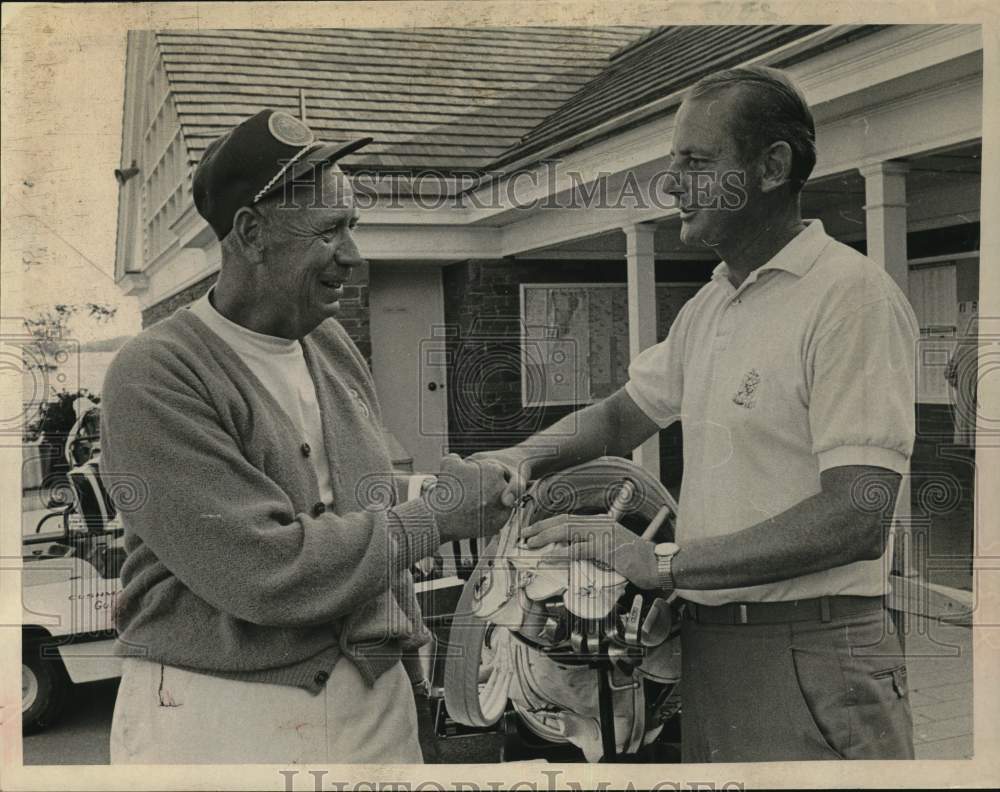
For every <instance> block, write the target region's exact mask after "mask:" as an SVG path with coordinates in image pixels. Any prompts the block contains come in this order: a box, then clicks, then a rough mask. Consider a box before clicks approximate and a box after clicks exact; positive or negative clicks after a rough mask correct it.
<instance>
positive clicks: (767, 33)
mask: <svg viewBox="0 0 1000 792" xmlns="http://www.w3.org/2000/svg"><path fill="white" fill-rule="evenodd" d="M822 27H823V26H822V25H759V26H758V25H754V26H748V25H726V26H703V25H688V26H675V27H664V28H657V29H655V30H652V31H650V32H649V33H647V34H646V35H645V36H643V37H641V38H639V39H637V40H635V41H633V42H631V43H630V44H628V45H626V46H624V47H622V48H621V49H620V50H619V51H618V52H617V53H615V55H614V56H612V58H611V59H610V62H609V65H608V68H606V69H605V70H603V71H602V72H600V73H599V74H597V75H595V77H594V78H593V79H592V80H591V81H590V82H588V83H587V84H586V85H584V86H583V87H581V88H580V90H579V91H577V93H576V94H575V95H574V96H573V97H572V98H570V99H568V100H567V101H566V102H564V103H563V104H562V105H561V106H560V107H559V109H558V110H556V111H555V112H554V113H552V114H551V115H549V116H548V117H546V118H545V120H544V121H542V122H541V123H540V124H538V126H536V127H534V128H533V129H532V130H531V131H530V132H528V133H527V134H526V135H525V136H524V137H523V138H522V139H521V140H520V141H519V142H518V144H517V145H515V146H512V147H511V148H510V149H508V150H507V151H506V152H504V153H503V154H502V155H500V156H499V157H497V159H496V160H495V161H494V162H493V163H492V167H495V168H498V169H502V168H503V167H504V166H505V165H507V164H509V163H512V162H515V161H518V160H523V159H525V158H530V157H531V155H532V154H536V153H538V152H540V151H542V150H543V149H547V148H549V147H550V146H552V145H555V144H559V143H560V142H563V141H566V140H568V139H569V138H571V137H572V136H573V135H575V134H577V133H579V132H583V131H586V130H588V129H591V128H593V127H595V126H597V125H598V124H600V123H602V122H604V121H607V120H609V119H613V118H616V117H618V116H621V115H623V114H625V113H627V112H629V111H631V110H634V109H636V108H640V107H642V106H643V105H646V104H649V103H650V102H652V101H654V100H655V99H659V98H661V97H665V96H669V95H670V94H672V93H675V92H677V91H680V90H683V89H684V88H686V87H688V86H689V85H691V84H693V83H694V82H695V81H697V80H698V79H699V78H701V77H702V76H704V75H706V74H709V73H711V72H714V71H718V70H719V69H726V68H730V67H732V66H736V65H738V64H740V63H745V62H746V61H748V60H750V59H752V58H754V57H756V56H758V55H761V54H763V53H765V52H768V51H770V50H773V49H775V48H777V47H780V46H782V45H783V44H787V43H788V42H790V41H794V40H795V39H798V38H802V37H803V36H805V35H807V34H809V33H812V32H813V31H816V30H820V29H821V28H822Z"/></svg>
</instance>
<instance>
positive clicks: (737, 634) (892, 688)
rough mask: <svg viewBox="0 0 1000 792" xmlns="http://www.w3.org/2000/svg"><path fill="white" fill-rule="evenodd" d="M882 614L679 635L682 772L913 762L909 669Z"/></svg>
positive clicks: (690, 624)
mask: <svg viewBox="0 0 1000 792" xmlns="http://www.w3.org/2000/svg"><path fill="white" fill-rule="evenodd" d="M891 624H892V622H891V620H890V619H889V617H888V613H887V612H885V611H876V612H873V613H866V614H863V615H860V616H852V617H846V618H841V619H833V620H831V621H828V622H821V621H808V622H796V623H792V624H774V625H715V624H699V623H696V622H694V621H691V620H689V619H685V620H684V623H683V625H682V629H681V649H682V651H681V657H682V672H681V701H682V721H681V739H682V742H681V752H682V755H683V761H685V762H765V761H790V760H796V759H800V760H804V759H912V758H913V724H912V720H911V716H910V703H909V697H908V694H907V687H906V666H905V664H904V658H903V653H902V650H901V648H900V642H899V638H898V635H896V634H889V633H888V630H889V629H890V625H891Z"/></svg>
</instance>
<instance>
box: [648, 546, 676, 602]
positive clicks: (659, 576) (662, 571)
mask: <svg viewBox="0 0 1000 792" xmlns="http://www.w3.org/2000/svg"><path fill="white" fill-rule="evenodd" d="M679 551H680V548H679V547H678V546H677V545H675V544H674V543H673V542H660V543H659V544H657V545H655V546H654V547H653V552H654V553H655V554H656V581H657V585H658V587H659V588H660V589H661V590H662V591H673V589H674V572H673V563H674V556H675V555H677V553H678V552H679Z"/></svg>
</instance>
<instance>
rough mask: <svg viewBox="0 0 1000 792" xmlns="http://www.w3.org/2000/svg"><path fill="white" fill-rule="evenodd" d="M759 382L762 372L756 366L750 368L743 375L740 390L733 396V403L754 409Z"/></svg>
mask: <svg viewBox="0 0 1000 792" xmlns="http://www.w3.org/2000/svg"><path fill="white" fill-rule="evenodd" d="M759 384H760V372H759V371H757V369H755V368H752V369H750V370H749V371H748V372H747V373H746V374H744V375H743V382H742V383H741V384H740V387H739V390H737V391H736V395H735V396H733V404H738V405H739V406H740V407H746V408H747V409H748V410H752V409H753V408H754V407H755V406H756V403H757V395H756V394H757V386H758V385H759Z"/></svg>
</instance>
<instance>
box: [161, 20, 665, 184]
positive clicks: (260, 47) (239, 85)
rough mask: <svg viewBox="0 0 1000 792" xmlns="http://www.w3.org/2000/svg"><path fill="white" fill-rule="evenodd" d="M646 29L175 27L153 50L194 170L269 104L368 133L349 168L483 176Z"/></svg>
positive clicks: (325, 133)
mask: <svg viewBox="0 0 1000 792" xmlns="http://www.w3.org/2000/svg"><path fill="white" fill-rule="evenodd" d="M649 32H650V28H640V27H605V28H552V27H535V28H531V27H525V28H491V29H488V30H485V29H480V30H476V29H462V28H420V29H408V30H389V29H380V30H362V29H339V30H308V31H297V30H206V31H201V30H184V31H181V30H178V31H159V32H157V33H156V42H157V45H158V47H159V51H160V56H161V59H162V62H163V65H164V69H165V72H166V76H167V80H168V81H169V84H170V89H171V94H172V96H173V100H174V103H175V106H176V109H177V113H178V116H179V119H180V123H181V129H182V132H183V135H184V140H185V143H186V145H187V150H188V154H189V157H190V159H191V161H192V163H196V162H197V161H198V160H199V159H200V158H201V154H202V152H203V151H204V149H205V147H206V146H207V145H208V143H209V142H210V141H211V140H212V139H214V138H215V137H217V136H218V135H220V134H222V133H223V132H224V131H226V130H227V129H229V128H230V127H232V126H234V125H235V124H237V123H239V122H240V121H242V120H243V119H245V118H247V117H249V116H251V115H253V114H254V113H256V112H257V111H258V110H260V109H262V108H264V107H274V108H279V109H284V110H286V111H288V112H291V113H293V114H295V115H298V114H299V101H300V90H301V91H304V98H305V105H306V117H307V120H308V122H309V124H310V126H312V127H313V128H314V129H315V130H316V131H317V133H318V135H319V136H320V137H322V138H325V139H328V140H342V139H349V138H351V137H360V136H362V135H371V136H373V137H374V138H375V142H374V143H373V144H371V145H370V146H368V147H367V148H366V149H365V150H364V151H363V152H362V153H361V156H356V157H354V158H353V162H354V163H355V164H358V165H367V166H375V167H379V168H382V169H415V168H436V169H440V170H444V171H455V170H467V169H481V168H484V167H486V166H487V165H488V164H489V163H490V162H492V161H493V160H494V159H496V158H498V157H500V156H501V155H502V154H503V153H504V152H506V151H508V150H509V149H511V147H513V146H516V145H518V143H519V141H520V140H521V139H522V137H524V136H525V135H526V134H528V133H529V132H530V131H531V130H532V129H535V128H536V127H538V126H539V124H542V122H543V121H545V119H547V118H549V117H550V116H551V115H552V114H553V113H554V112H556V110H557V109H558V108H560V107H561V106H562V105H563V104H564V103H566V102H567V101H568V100H570V99H571V98H572V97H574V96H575V95H577V94H578V92H579V91H581V89H584V88H585V87H586V86H589V85H591V84H592V80H593V79H594V78H595V77H596V76H597V75H599V74H600V73H601V72H602V71H603V70H604V69H605V68H607V66H608V64H609V59H610V58H611V57H612V56H613V55H614V54H615V53H617V52H620V51H621V50H622V48H623V47H624V46H626V45H628V44H629V43H630V42H632V41H635V40H637V39H640V38H642V37H643V36H644V35H647V34H648V33H649Z"/></svg>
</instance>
